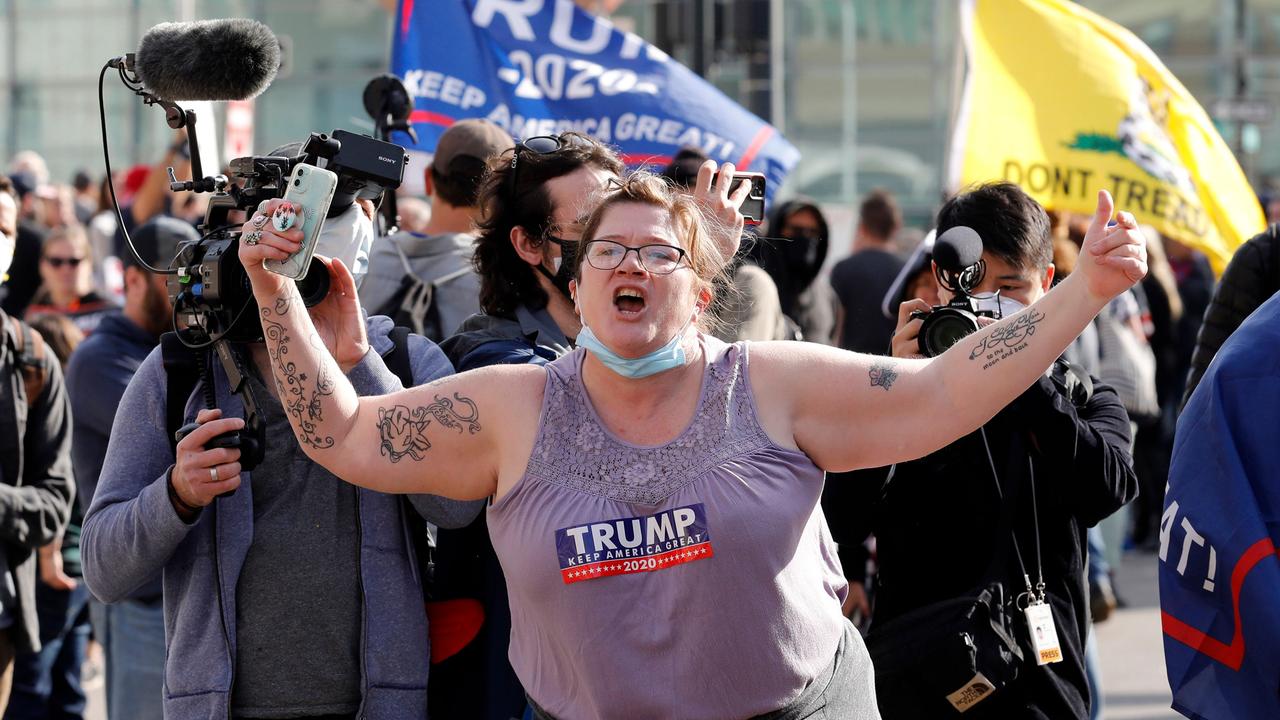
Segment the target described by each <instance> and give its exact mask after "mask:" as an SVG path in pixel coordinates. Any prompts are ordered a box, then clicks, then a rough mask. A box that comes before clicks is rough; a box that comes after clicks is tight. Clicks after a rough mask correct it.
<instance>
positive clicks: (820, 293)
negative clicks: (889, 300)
mask: <svg viewBox="0 0 1280 720" xmlns="http://www.w3.org/2000/svg"><path fill="white" fill-rule="evenodd" d="M768 229H769V230H768V237H761V238H758V239H757V240H756V241H755V244H754V245H753V246H752V247H751V248H750V249H749V250H747V260H748V261H749V262H752V263H755V264H756V265H759V266H760V267H762V268H764V270H765V272H767V273H769V276H770V277H772V278H773V282H774V283H775V284H776V285H777V286H778V299H779V300H780V301H781V303H782V312H783V313H784V314H786V316H787V317H789V318H791V319H792V320H793V321H794V322H795V323H796V325H798V326H799V327H800V332H801V333H802V334H803V338H802V339H804V340H809V341H811V342H817V343H822V344H824V345H830V344H831V340H832V334H833V332H834V330H835V320H836V313H835V302H836V301H835V295H834V293H832V291H831V286H830V285H829V284H828V283H827V280H826V278H823V277H819V275H820V273H821V272H822V265H823V263H824V262H825V261H826V259H827V245H828V235H829V231H828V227H827V219H826V217H825V216H823V214H822V210H821V209H820V208H819V207H818V206H817V204H816V203H814V202H813V201H812V200H809V199H807V198H796V199H794V200H789V201H787V202H785V203H782V204H781V205H779V206H778V207H777V209H775V210H774V212H773V214H772V215H771V216H770V218H769V225H768Z"/></svg>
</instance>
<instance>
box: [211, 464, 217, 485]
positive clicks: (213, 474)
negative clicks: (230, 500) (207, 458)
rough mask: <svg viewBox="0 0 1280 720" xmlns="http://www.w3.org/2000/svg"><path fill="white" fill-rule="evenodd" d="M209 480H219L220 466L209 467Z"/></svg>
mask: <svg viewBox="0 0 1280 720" xmlns="http://www.w3.org/2000/svg"><path fill="white" fill-rule="evenodd" d="M209 482H214V483H216V482H218V466H216V465H215V466H213V467H211V468H209Z"/></svg>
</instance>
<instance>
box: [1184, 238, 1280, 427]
mask: <svg viewBox="0 0 1280 720" xmlns="http://www.w3.org/2000/svg"><path fill="white" fill-rule="evenodd" d="M1278 234H1280V225H1272V226H1271V227H1269V228H1267V229H1266V231H1265V232H1262V233H1259V234H1258V235H1255V236H1253V237H1252V238H1250V239H1249V241H1248V242H1246V243H1245V244H1244V245H1241V246H1240V249H1238V250H1236V254H1235V256H1233V257H1232V258H1231V262H1230V263H1228V264H1227V269H1226V270H1224V271H1223V273H1222V279H1221V280H1219V281H1218V288H1217V290H1215V291H1214V293H1213V299H1212V300H1210V301H1209V307H1208V309H1207V310H1205V312H1204V324H1202V325H1201V326H1200V334H1199V335H1198V336H1197V337H1196V349H1195V352H1194V354H1192V356H1191V374H1190V375H1188V376H1187V389H1186V392H1185V393H1183V395H1182V404H1183V405H1185V404H1186V403H1187V398H1189V397H1191V393H1192V392H1194V391H1195V389H1196V385H1198V384H1199V383H1200V378H1201V377H1203V376H1204V371H1205V370H1207V369H1208V368H1209V363H1210V362H1211V361H1212V360H1213V356H1214V355H1217V354H1218V348H1220V347H1222V343H1224V342H1226V341H1227V338H1228V337H1230V336H1231V333H1233V332H1235V330H1236V328H1238V327H1240V323H1242V322H1244V319H1245V318H1247V317H1249V314H1250V313H1252V312H1253V311H1254V310H1257V309H1258V306H1259V305H1262V303H1264V302H1266V301H1267V299H1268V298H1270V297H1271V296H1272V295H1273V294H1274V293H1275V292H1276V290H1280V238H1277V235H1278Z"/></svg>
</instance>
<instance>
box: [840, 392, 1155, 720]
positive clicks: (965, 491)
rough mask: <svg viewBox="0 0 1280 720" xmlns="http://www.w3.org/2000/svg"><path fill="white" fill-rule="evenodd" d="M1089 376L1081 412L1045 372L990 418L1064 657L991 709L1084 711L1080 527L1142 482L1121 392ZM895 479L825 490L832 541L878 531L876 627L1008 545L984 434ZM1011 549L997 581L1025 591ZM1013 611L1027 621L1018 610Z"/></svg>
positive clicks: (964, 578)
mask: <svg viewBox="0 0 1280 720" xmlns="http://www.w3.org/2000/svg"><path fill="white" fill-rule="evenodd" d="M1093 382H1094V386H1093V393H1092V395H1091V396H1090V397H1089V399H1088V400H1087V402H1085V404H1084V405H1083V407H1079V408H1077V407H1076V406H1075V405H1074V404H1073V403H1072V402H1071V401H1070V400H1069V399H1068V398H1067V396H1066V395H1064V394H1063V393H1062V392H1061V391H1060V390H1059V389H1058V387H1057V386H1056V385H1055V384H1054V382H1053V381H1052V380H1049V379H1047V378H1041V379H1040V380H1039V381H1038V382H1037V383H1036V384H1035V385H1033V386H1032V387H1031V388H1030V389H1029V390H1027V391H1026V392H1025V393H1023V394H1022V395H1021V396H1020V397H1019V398H1018V399H1016V400H1015V401H1014V402H1013V403H1012V404H1010V405H1009V406H1008V407H1006V408H1005V409H1004V410H1002V411H1001V412H1000V413H999V414H998V415H996V417H995V418H993V419H992V420H991V421H990V422H988V423H987V425H986V427H985V429H986V437H987V441H988V442H989V443H990V446H991V454H992V457H993V458H994V462H995V466H996V469H997V471H998V472H999V476H1000V483H1001V487H1002V488H1003V490H1004V492H1005V493H1006V494H1010V495H1017V504H1016V508H1017V511H1016V513H1015V520H1014V533H1015V534H1016V537H1017V539H1018V548H1019V550H1020V551H1021V553H1022V558H1023V560H1024V563H1025V566H1026V569H1027V571H1028V572H1029V573H1030V574H1031V576H1032V582H1033V583H1034V582H1035V579H1036V576H1037V574H1038V571H1037V567H1038V566H1040V565H1041V564H1042V565H1043V572H1044V579H1045V584H1046V589H1047V592H1048V596H1049V601H1050V604H1051V606H1052V609H1053V614H1054V620H1055V623H1056V625H1057V628H1058V636H1059V639H1060V641H1061V643H1062V650H1063V654H1064V660H1063V661H1062V662H1060V663H1055V664H1053V665H1049V666H1046V667H1045V668H1043V669H1042V668H1038V667H1036V666H1035V665H1034V663H1031V664H1029V665H1028V667H1027V671H1026V673H1025V674H1024V675H1023V677H1024V678H1026V680H1025V681H1023V680H1019V681H1018V683H1016V684H1015V685H1014V686H1012V687H1011V688H1010V689H1009V690H1010V691H1009V692H1005V695H1004V699H1003V700H1002V701H1001V703H1002V705H1001V706H1000V708H998V709H999V712H998V713H997V714H995V715H992V717H1019V718H1024V717H1028V718H1039V717H1047V718H1055V719H1056V718H1077V717H1078V718H1087V717H1088V707H1089V706H1088V698H1089V688H1088V682H1087V681H1086V679H1085V675H1084V639H1085V637H1086V634H1087V625H1086V623H1087V618H1088V595H1087V593H1086V590H1085V585H1084V582H1085V558H1086V555H1085V553H1086V540H1085V533H1086V530H1087V529H1088V528H1089V527H1091V526H1093V525H1095V524H1096V523H1097V522H1098V521H1099V520H1101V519H1103V518H1105V517H1107V516H1108V515H1110V514H1111V513H1113V512H1115V511H1116V510H1117V509H1119V508H1120V507H1121V506H1122V505H1124V504H1125V503H1127V502H1129V501H1130V500H1132V499H1133V498H1134V497H1135V496H1136V495H1137V488H1138V485H1137V479H1136V478H1135V476H1134V474H1133V469H1132V459H1131V458H1130V455H1129V441H1130V433H1129V418H1128V416H1127V415H1126V414H1125V411H1124V407H1123V406H1122V405H1121V404H1120V400H1119V398H1118V397H1117V396H1116V393H1115V391H1114V390H1112V389H1111V388H1110V387H1107V386H1106V385H1103V384H1101V383H1099V382H1098V381H1097V380H1094V381H1093ZM1028 452H1029V453H1030V455H1031V456H1032V457H1033V460H1032V462H1033V463H1034V466H1033V467H1034V473H1035V483H1034V492H1035V495H1034V496H1035V507H1036V509H1037V514H1038V525H1039V556H1040V558H1041V560H1040V562H1039V563H1038V562H1037V560H1036V543H1035V537H1036V533H1035V524H1034V523H1033V520H1032V518H1033V513H1032V512H1031V507H1032V503H1031V497H1032V493H1031V489H1032V487H1033V486H1032V484H1031V482H1030V480H1031V472H1030V469H1029V467H1028V462H1027V459H1026V458H1027V455H1028ZM888 475H889V468H878V469H874V470H863V471H858V472H854V473H842V474H833V475H832V476H831V477H830V478H828V480H827V486H826V492H825V493H824V497H823V507H824V509H825V511H826V515H827V519H828V522H829V523H830V525H831V529H832V533H833V535H834V537H835V540H836V542H838V543H840V544H841V545H845V544H858V543H861V542H862V540H863V539H865V538H866V536H867V533H868V532H869V531H870V532H874V533H875V536H876V548H877V555H878V561H879V567H880V574H879V576H878V580H877V597H876V606H875V608H874V611H873V614H872V632H873V633H874V632H875V625H876V623H881V622H887V621H889V620H891V619H893V618H895V617H899V616H901V615H903V614H904V613H907V612H910V611H911V610H915V609H917V608H920V607H924V606H926V605H929V604H932V603H935V602H938V601H941V600H946V599H950V598H955V597H961V596H963V595H965V594H967V593H968V591H970V590H971V589H973V588H975V587H977V586H978V585H979V584H980V583H981V582H982V581H983V580H984V578H983V577H982V575H983V573H984V571H985V570H986V568H987V566H988V564H989V563H990V561H991V558H992V557H993V555H994V554H996V553H997V552H1000V551H1001V550H1000V548H1002V547H1003V548H1008V547H1009V544H1010V542H1011V541H1010V539H1009V537H1008V536H1004V537H996V535H997V526H998V525H999V518H1000V500H999V499H998V495H997V490H996V484H995V480H994V479H993V477H992V472H991V465H990V463H989V462H988V460H987V455H986V451H985V449H984V446H983V438H982V435H981V434H980V433H973V434H970V435H967V436H965V437H963V438H961V439H960V440H958V441H956V442H954V443H952V444H951V445H949V446H947V447H946V448H943V449H942V450H940V451H938V452H935V453H933V454H932V455H929V456H926V457H924V458H921V459H919V460H915V461H912V462H909V463H902V464H900V465H897V466H895V469H894V471H893V474H892V477H891V478H890V480H889V482H887V483H886V482H885V479H886V477H887V476H888ZM1015 485H1016V486H1017V488H1016V490H1014V487H1015ZM1005 552H1007V556H1006V562H1005V563H1004V565H1005V567H1004V572H1003V579H1004V582H1005V586H1006V588H1008V589H1009V590H1010V591H1011V593H1012V595H1017V594H1019V593H1021V592H1022V591H1023V589H1024V583H1023V581H1022V573H1021V570H1020V569H1019V566H1018V562H1017V559H1016V555H1015V554H1014V553H1013V552H1012V551H1011V550H1006V551H1005ZM1017 620H1018V621H1019V622H1023V621H1022V618H1021V616H1018V618H1017ZM1024 631H1025V628H1024ZM1027 656H1028V657H1030V654H1029V651H1028V655H1027ZM877 692H880V693H882V694H883V693H884V692H892V690H891V689H879V688H878V689H877ZM980 707H981V706H979V707H976V708H974V710H973V712H971V713H970V714H974V713H977V712H978V710H979V708H980ZM991 710H997V708H995V707H989V708H983V709H982V713H983V715H982V716H984V717H986V716H987V715H986V713H987V712H989V711H991ZM966 717H968V715H966ZM886 720H892V719H891V718H886Z"/></svg>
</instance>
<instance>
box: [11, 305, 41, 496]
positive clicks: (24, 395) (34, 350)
mask: <svg viewBox="0 0 1280 720" xmlns="http://www.w3.org/2000/svg"><path fill="white" fill-rule="evenodd" d="M0 335H3V343H4V348H3V350H2V351H0V381H3V382H4V384H5V387H4V389H3V393H4V394H7V395H9V397H10V400H11V402H6V403H3V405H4V408H3V410H0V412H3V413H4V415H3V416H0V425H3V430H0V465H2V467H3V471H2V472H3V477H4V478H5V480H6V482H8V483H9V484H10V485H20V484H21V483H22V474H23V453H22V449H23V446H24V444H25V440H26V435H27V417H28V415H30V412H31V408H32V407H34V406H35V404H36V400H38V399H39V398H40V395H41V394H43V393H44V387H45V383H46V381H47V380H48V378H49V355H50V353H49V352H48V351H47V348H46V347H45V342H44V338H42V337H40V333H38V332H36V331H35V330H32V329H31V326H29V325H27V324H26V323H24V322H22V321H20V320H18V319H17V318H15V317H11V316H9V315H6V314H5V313H4V312H2V311H0ZM6 366H7V367H6Z"/></svg>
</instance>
